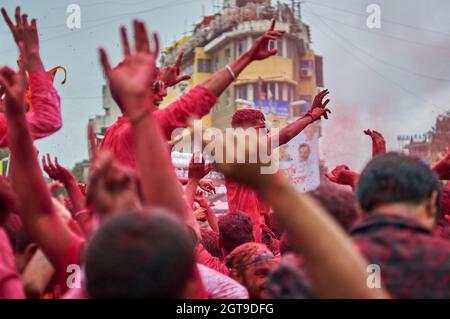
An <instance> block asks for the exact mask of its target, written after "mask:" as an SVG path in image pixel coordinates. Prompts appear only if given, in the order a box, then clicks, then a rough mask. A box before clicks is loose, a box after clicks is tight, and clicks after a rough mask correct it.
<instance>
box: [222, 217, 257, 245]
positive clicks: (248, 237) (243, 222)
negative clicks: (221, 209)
mask: <svg viewBox="0 0 450 319" xmlns="http://www.w3.org/2000/svg"><path fill="white" fill-rule="evenodd" d="M218 225H219V238H220V242H221V244H222V247H223V249H225V251H226V252H227V253H230V252H231V251H232V250H233V249H234V248H236V247H237V246H239V245H242V244H245V243H248V242H252V241H254V238H253V225H252V220H251V219H250V217H249V216H247V215H246V214H244V213H243V212H240V211H231V212H228V213H227V214H225V215H223V216H222V217H220V218H219V221H218Z"/></svg>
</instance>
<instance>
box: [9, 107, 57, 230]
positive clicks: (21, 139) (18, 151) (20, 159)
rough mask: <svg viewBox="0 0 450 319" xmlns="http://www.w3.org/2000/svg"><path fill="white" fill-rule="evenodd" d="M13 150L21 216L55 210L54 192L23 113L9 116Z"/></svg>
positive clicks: (10, 138) (32, 220)
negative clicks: (44, 171)
mask: <svg viewBox="0 0 450 319" xmlns="http://www.w3.org/2000/svg"><path fill="white" fill-rule="evenodd" d="M8 126H9V129H8V140H9V147H10V150H11V167H12V168H11V177H12V184H13V186H14V189H15V191H16V193H17V195H18V196H19V200H20V203H21V205H22V210H21V212H22V215H23V216H22V218H24V219H28V220H30V222H34V221H35V219H36V218H38V217H39V215H41V214H50V213H51V212H52V211H53V205H52V202H51V196H50V193H49V191H48V188H47V185H46V183H45V180H44V177H43V176H42V172H41V170H40V168H39V164H38V161H37V158H36V152H35V149H34V147H33V142H32V138H31V134H30V132H29V130H28V127H27V123H26V121H25V116H24V114H20V115H15V116H12V117H9V118H8Z"/></svg>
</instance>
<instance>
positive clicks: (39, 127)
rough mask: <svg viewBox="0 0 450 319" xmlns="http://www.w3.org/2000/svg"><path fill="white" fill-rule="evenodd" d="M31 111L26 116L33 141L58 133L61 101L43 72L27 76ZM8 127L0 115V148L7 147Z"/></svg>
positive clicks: (51, 82)
mask: <svg viewBox="0 0 450 319" xmlns="http://www.w3.org/2000/svg"><path fill="white" fill-rule="evenodd" d="M28 84H29V86H30V89H31V92H32V94H31V103H32V105H33V107H32V111H31V112H28V113H27V114H26V119H27V122H28V126H29V128H30V132H31V135H32V137H33V139H39V138H44V137H46V136H49V135H51V134H53V133H55V132H56V131H58V130H59V129H60V128H61V126H62V120H61V100H60V97H59V95H58V92H57V91H56V89H55V87H54V86H53V81H52V78H51V77H50V75H49V74H47V72H45V71H35V72H31V73H30V74H29V79H28ZM7 133H8V125H7V121H6V117H5V115H4V114H1V113H0V147H6V146H8V140H7V135H8V134H7Z"/></svg>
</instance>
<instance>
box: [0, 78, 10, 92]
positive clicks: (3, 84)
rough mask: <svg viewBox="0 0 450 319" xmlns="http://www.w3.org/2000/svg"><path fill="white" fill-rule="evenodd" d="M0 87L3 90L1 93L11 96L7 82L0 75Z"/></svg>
mask: <svg viewBox="0 0 450 319" xmlns="http://www.w3.org/2000/svg"><path fill="white" fill-rule="evenodd" d="M0 86H1V87H2V88H3V91H4V92H5V93H6V95H11V89H10V84H9V81H8V80H7V79H6V78H5V77H4V75H3V74H0Z"/></svg>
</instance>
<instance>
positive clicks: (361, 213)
mask: <svg viewBox="0 0 450 319" xmlns="http://www.w3.org/2000/svg"><path fill="white" fill-rule="evenodd" d="M356 215H357V216H358V217H359V218H362V217H364V216H365V215H366V214H364V210H363V209H362V207H361V205H360V204H359V203H357V204H356Z"/></svg>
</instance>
